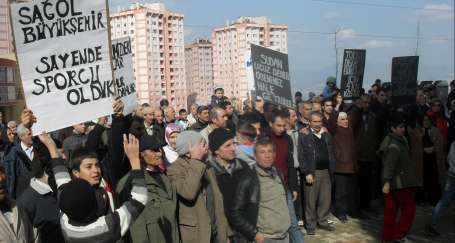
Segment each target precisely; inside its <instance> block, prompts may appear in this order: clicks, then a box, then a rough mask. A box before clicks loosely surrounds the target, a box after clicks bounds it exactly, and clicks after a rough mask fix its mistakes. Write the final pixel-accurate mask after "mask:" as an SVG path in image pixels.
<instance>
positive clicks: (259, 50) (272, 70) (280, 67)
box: [251, 45, 292, 107]
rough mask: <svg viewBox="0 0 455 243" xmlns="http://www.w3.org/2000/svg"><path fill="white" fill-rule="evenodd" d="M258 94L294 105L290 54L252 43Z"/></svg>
mask: <svg viewBox="0 0 455 243" xmlns="http://www.w3.org/2000/svg"><path fill="white" fill-rule="evenodd" d="M251 58H252V61H253V71H254V81H255V86H256V94H257V95H259V96H261V97H263V98H264V100H265V101H268V102H271V103H274V104H276V105H282V106H286V107H292V94H291V84H290V78H289V65H288V56H287V55H286V54H284V53H281V52H277V51H274V50H271V49H268V48H265V47H261V46H256V45H251Z"/></svg>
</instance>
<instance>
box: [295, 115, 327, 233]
mask: <svg viewBox="0 0 455 243" xmlns="http://www.w3.org/2000/svg"><path fill="white" fill-rule="evenodd" d="M310 119H311V120H310V132H309V133H308V134H300V137H299V148H300V150H299V154H298V158H299V162H300V169H301V172H302V174H303V176H304V178H305V187H304V191H305V219H306V229H307V234H309V235H314V234H315V232H316V224H317V225H318V226H319V228H321V229H324V230H328V231H334V230H335V228H334V227H333V226H331V225H329V223H328V218H329V214H330V203H331V188H332V184H331V178H332V174H333V171H334V168H335V152H334V145H333V142H332V137H331V135H330V134H329V133H323V131H322V114H320V113H311V115H310Z"/></svg>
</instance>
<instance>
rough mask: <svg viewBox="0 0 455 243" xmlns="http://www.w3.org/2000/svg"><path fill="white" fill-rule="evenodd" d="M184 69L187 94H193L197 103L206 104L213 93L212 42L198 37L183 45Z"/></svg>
mask: <svg viewBox="0 0 455 243" xmlns="http://www.w3.org/2000/svg"><path fill="white" fill-rule="evenodd" d="M185 71H186V85H187V88H188V95H194V96H195V98H196V103H197V104H200V105H202V104H204V105H205V104H208V103H210V98H211V96H212V94H213V89H214V87H213V63H212V43H211V42H210V41H209V40H204V39H198V40H196V41H195V42H194V43H193V44H191V45H189V46H187V47H185Z"/></svg>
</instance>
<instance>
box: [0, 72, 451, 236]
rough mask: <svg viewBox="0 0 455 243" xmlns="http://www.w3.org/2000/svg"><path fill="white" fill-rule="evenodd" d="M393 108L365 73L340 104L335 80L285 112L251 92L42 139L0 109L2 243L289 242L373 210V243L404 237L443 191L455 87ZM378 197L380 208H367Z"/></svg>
mask: <svg viewBox="0 0 455 243" xmlns="http://www.w3.org/2000/svg"><path fill="white" fill-rule="evenodd" d="M450 86H451V93H450V94H449V97H448V99H447V103H446V102H445V101H443V100H442V99H440V97H437V95H436V92H435V91H434V90H433V89H431V87H430V88H428V87H425V88H419V89H418V90H417V94H416V102H415V103H414V104H409V105H406V106H403V107H396V106H394V105H393V104H392V103H391V90H390V87H387V86H385V85H382V84H381V82H380V80H376V81H375V83H374V84H373V85H372V86H371V89H370V90H368V92H362V94H361V95H360V96H358V97H354V98H353V99H352V100H349V101H347V100H346V101H345V100H344V97H343V96H342V92H341V91H340V90H339V89H338V88H337V87H336V81H335V80H334V78H328V79H327V87H326V88H325V89H324V91H323V92H322V94H321V95H314V93H313V94H312V95H311V96H310V98H309V99H305V100H304V99H303V98H302V93H301V92H296V94H295V107H280V106H276V105H273V104H270V103H267V102H265V101H264V99H263V98H262V97H255V98H254V99H253V100H248V101H245V102H243V103H241V104H239V103H237V102H234V100H231V99H229V98H228V97H226V96H225V95H224V91H223V89H221V88H217V89H216V90H215V91H214V95H213V97H212V100H211V103H210V104H207V105H197V104H192V105H191V106H190V107H189V109H188V111H187V110H185V109H181V110H178V113H177V112H176V110H175V109H174V108H173V107H172V106H170V105H169V102H168V101H167V100H162V101H161V102H160V104H159V106H156V107H155V106H153V105H150V104H141V105H140V106H139V107H138V108H137V109H136V110H135V111H134V112H133V113H132V114H130V115H127V116H124V115H123V108H124V104H123V103H122V100H121V99H120V98H117V99H116V100H115V101H114V103H113V110H114V114H113V115H112V116H110V117H103V118H99V119H98V120H97V121H90V122H86V123H81V124H75V125H73V126H72V127H69V128H67V129H62V130H58V131H54V132H51V133H42V134H32V130H33V124H34V123H35V122H36V117H35V116H34V115H33V111H31V110H28V109H25V110H24V111H23V112H22V114H21V118H20V122H15V121H8V122H7V123H6V124H5V123H4V121H3V117H2V116H1V113H0V131H1V140H0V212H1V213H0V242H45V243H47V242H50V243H52V242H134V243H135V242H169V243H171V242H172V243H179V242H183V243H192V242H194V243H223V242H231V243H237V242H239V243H243V242H245V243H246V242H258V243H262V242H266V243H269V242H270V243H275V242H276V243H287V242H290V243H301V242H303V241H304V238H303V232H304V231H303V230H302V227H304V228H305V232H306V234H308V235H315V234H318V231H319V230H324V231H334V230H336V229H335V226H336V225H335V224H334V222H333V221H331V220H330V215H331V214H332V215H334V216H335V217H336V218H338V219H339V221H340V222H341V223H346V222H348V221H349V220H350V219H351V218H359V219H363V220H368V219H370V218H372V217H373V218H374V217H378V216H379V214H381V213H383V222H384V224H383V233H382V240H383V242H403V240H404V239H405V237H406V235H407V234H408V232H409V231H410V228H411V226H412V223H413V220H414V216H415V211H416V204H423V205H431V206H434V211H433V215H432V219H431V222H430V221H429V222H428V225H427V226H426V232H427V234H428V236H430V237H437V236H438V235H439V230H438V227H439V226H438V221H439V219H440V217H441V215H442V214H443V212H444V210H445V209H446V208H447V207H448V206H449V205H450V202H451V201H452V200H453V199H454V197H455V144H454V143H453V141H454V140H455V125H453V124H455V112H452V111H454V110H455V81H452V82H451V85H450ZM373 201H380V202H382V205H383V208H382V209H379V208H377V207H375V206H374V205H373Z"/></svg>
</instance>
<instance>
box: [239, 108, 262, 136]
mask: <svg viewBox="0 0 455 243" xmlns="http://www.w3.org/2000/svg"><path fill="white" fill-rule="evenodd" d="M240 121H241V122H242V121H243V122H245V123H248V124H250V125H251V126H253V127H254V128H255V129H256V135H257V136H259V135H261V133H262V132H263V130H265V128H263V127H262V124H261V117H260V116H259V115H258V114H257V113H255V112H247V113H245V114H243V116H242V117H241V119H240Z"/></svg>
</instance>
